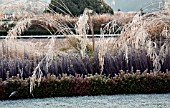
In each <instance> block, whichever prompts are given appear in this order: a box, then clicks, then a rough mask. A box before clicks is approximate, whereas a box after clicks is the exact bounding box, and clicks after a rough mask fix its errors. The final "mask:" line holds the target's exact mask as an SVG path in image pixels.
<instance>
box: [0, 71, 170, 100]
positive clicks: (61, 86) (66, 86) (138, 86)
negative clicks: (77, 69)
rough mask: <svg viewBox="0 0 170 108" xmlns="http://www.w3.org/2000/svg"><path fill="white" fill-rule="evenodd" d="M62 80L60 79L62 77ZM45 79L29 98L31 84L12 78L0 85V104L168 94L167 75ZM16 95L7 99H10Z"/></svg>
mask: <svg viewBox="0 0 170 108" xmlns="http://www.w3.org/2000/svg"><path fill="white" fill-rule="evenodd" d="M61 76H62V77H61ZM61 76H59V77H56V76H55V75H47V76H46V77H44V78H42V81H41V83H40V85H39V86H38V83H37V82H36V87H35V88H34V90H33V95H31V94H30V84H29V82H30V80H29V78H28V79H24V80H23V79H20V78H17V77H11V78H9V79H6V80H5V81H2V80H1V81H0V100H7V99H27V98H47V97H62V96H85V95H89V96H91V95H114V94H150V93H170V72H166V73H163V72H151V73H147V72H143V73H140V72H135V73H125V72H124V71H122V72H120V74H119V75H116V76H115V77H109V76H107V77H106V76H105V75H98V74H95V75H87V76H81V75H76V76H67V75H61ZM13 91H16V94H15V95H14V96H12V97H10V98H9V95H10V94H11V93H12V92H13Z"/></svg>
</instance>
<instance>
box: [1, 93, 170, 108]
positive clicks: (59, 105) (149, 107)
mask: <svg viewBox="0 0 170 108" xmlns="http://www.w3.org/2000/svg"><path fill="white" fill-rule="evenodd" d="M0 108H170V94H149V95H113V96H94V97H93V96H90V97H88V96H85V97H64V98H63V97H58V98H46V99H28V100H10V101H9V100H8V101H0Z"/></svg>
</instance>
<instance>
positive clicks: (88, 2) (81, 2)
mask: <svg viewBox="0 0 170 108" xmlns="http://www.w3.org/2000/svg"><path fill="white" fill-rule="evenodd" d="M49 6H50V8H51V9H53V10H54V11H55V12H57V13H62V14H72V15H74V16H79V15H80V14H82V13H83V11H84V9H85V8H89V9H92V10H93V11H95V12H96V13H111V14H113V13H114V12H113V9H112V8H111V7H110V6H109V5H107V4H106V2H105V1H104V0H51V3H50V5H49Z"/></svg>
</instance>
